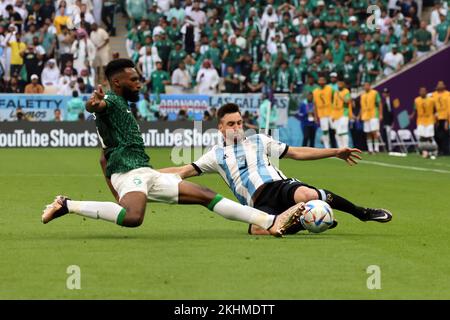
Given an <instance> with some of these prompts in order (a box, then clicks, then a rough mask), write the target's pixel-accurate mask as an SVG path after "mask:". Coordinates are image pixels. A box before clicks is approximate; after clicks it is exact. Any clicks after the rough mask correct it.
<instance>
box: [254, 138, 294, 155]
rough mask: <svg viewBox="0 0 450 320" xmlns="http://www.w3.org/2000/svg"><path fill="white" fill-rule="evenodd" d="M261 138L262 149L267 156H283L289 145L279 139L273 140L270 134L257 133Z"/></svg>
mask: <svg viewBox="0 0 450 320" xmlns="http://www.w3.org/2000/svg"><path fill="white" fill-rule="evenodd" d="M259 137H260V138H261V140H262V143H263V146H264V151H265V153H266V154H267V155H268V156H269V157H277V158H278V159H281V158H283V157H284V156H285V155H286V153H287V152H288V149H289V146H288V145H287V144H286V143H283V142H281V141H277V140H274V139H273V138H272V137H270V136H266V135H264V134H259Z"/></svg>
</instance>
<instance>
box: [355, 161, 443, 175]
mask: <svg viewBox="0 0 450 320" xmlns="http://www.w3.org/2000/svg"><path fill="white" fill-rule="evenodd" d="M358 162H359V163H365V164H373V165H376V166H380V167H388V168H399V169H407V170H414V171H428V172H436V173H450V171H448V170H440V169H429V168H422V167H410V166H401V165H398V164H391V163H385V162H378V161H368V160H360V161H358Z"/></svg>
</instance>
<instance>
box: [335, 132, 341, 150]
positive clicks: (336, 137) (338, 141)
mask: <svg viewBox="0 0 450 320" xmlns="http://www.w3.org/2000/svg"><path fill="white" fill-rule="evenodd" d="M334 138H335V139H336V144H337V147H338V148H342V138H341V136H340V135H338V134H337V133H336V134H335V135H334Z"/></svg>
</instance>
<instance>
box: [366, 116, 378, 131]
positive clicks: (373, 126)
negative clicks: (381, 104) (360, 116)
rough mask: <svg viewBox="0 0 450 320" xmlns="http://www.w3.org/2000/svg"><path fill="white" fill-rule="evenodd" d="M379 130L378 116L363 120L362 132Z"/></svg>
mask: <svg viewBox="0 0 450 320" xmlns="http://www.w3.org/2000/svg"><path fill="white" fill-rule="evenodd" d="M375 131H380V120H379V119H378V118H372V119H370V120H367V121H364V132H366V133H367V132H375Z"/></svg>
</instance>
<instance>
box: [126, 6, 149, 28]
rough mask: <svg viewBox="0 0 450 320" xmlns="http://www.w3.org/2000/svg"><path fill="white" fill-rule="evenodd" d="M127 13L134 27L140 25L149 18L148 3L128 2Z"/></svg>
mask: <svg viewBox="0 0 450 320" xmlns="http://www.w3.org/2000/svg"><path fill="white" fill-rule="evenodd" d="M126 10H127V13H128V16H129V17H130V19H131V21H132V23H134V25H138V24H139V23H140V22H141V20H143V19H145V18H146V17H147V16H146V14H147V2H146V1H145V0H127V8H126Z"/></svg>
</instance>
